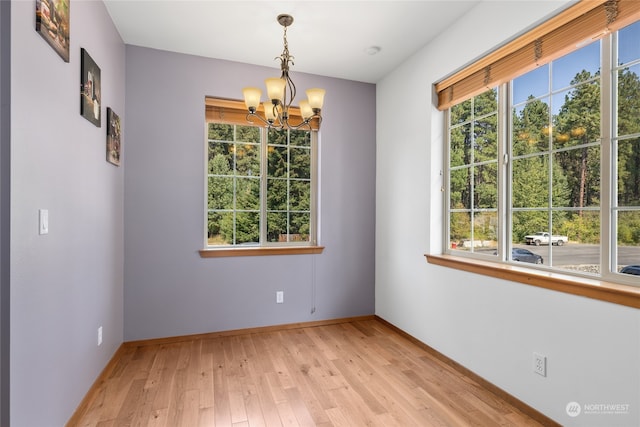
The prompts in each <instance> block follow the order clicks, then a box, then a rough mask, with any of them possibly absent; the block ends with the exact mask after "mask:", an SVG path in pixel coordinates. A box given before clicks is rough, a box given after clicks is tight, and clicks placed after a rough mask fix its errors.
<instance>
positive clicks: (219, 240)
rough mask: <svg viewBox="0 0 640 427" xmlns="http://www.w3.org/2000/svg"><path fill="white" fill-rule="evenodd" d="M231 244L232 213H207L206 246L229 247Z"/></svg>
mask: <svg viewBox="0 0 640 427" xmlns="http://www.w3.org/2000/svg"><path fill="white" fill-rule="evenodd" d="M232 243H233V212H209V214H208V221H207V244H208V245H209V246H215V245H230V244H232Z"/></svg>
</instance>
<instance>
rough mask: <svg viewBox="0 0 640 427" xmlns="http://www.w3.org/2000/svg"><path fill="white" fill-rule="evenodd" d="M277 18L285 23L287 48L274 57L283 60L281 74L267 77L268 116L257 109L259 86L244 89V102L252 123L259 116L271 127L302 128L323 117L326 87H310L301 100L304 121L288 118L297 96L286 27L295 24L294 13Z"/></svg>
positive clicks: (284, 37) (259, 118) (265, 110)
mask: <svg viewBox="0 0 640 427" xmlns="http://www.w3.org/2000/svg"><path fill="white" fill-rule="evenodd" d="M277 20H278V22H279V23H280V25H282V26H283V27H284V35H283V41H284V50H283V51H282V54H281V55H280V56H276V57H275V59H279V60H280V70H281V71H282V74H281V75H280V77H272V78H268V79H266V80H265V85H266V86H267V97H268V100H267V101H266V102H264V103H263V106H264V115H265V117H262V116H260V115H259V114H258V112H257V111H258V108H259V107H260V97H261V96H262V91H261V90H260V89H259V88H257V87H245V88H244V89H242V94H243V95H244V103H245V105H246V106H247V109H248V110H249V113H248V114H247V121H249V122H251V123H253V119H254V118H257V119H258V120H260V121H261V122H262V123H264V124H265V125H267V126H268V127H269V128H274V129H278V130H281V129H299V128H301V127H303V126H308V127H309V128H311V125H310V123H311V121H312V120H314V119H318V121H319V122H321V121H322V116H321V115H320V112H321V110H322V104H323V102H324V93H325V90H324V89H318V88H314V89H307V91H306V93H307V98H308V99H306V100H304V101H300V115H301V116H302V121H300V123H297V124H295V123H291V122H290V121H289V120H290V119H291V116H290V115H289V110H290V108H291V104H292V103H293V100H294V99H295V97H296V85H295V84H293V80H291V77H290V76H289V64H291V65H294V64H293V60H294V57H293V56H292V55H290V54H289V44H288V43H287V27H288V26H289V25H291V24H293V16H291V15H287V14H281V15H278V18H277Z"/></svg>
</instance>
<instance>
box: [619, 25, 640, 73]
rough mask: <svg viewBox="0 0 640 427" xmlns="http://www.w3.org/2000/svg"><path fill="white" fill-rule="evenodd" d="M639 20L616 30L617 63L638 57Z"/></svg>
mask: <svg viewBox="0 0 640 427" xmlns="http://www.w3.org/2000/svg"><path fill="white" fill-rule="evenodd" d="M638 40H640V22H636V23H635V24H632V25H629V26H627V27H625V28H623V29H621V30H620V31H619V32H618V63H619V64H626V63H628V62H631V61H633V60H635V59H638V58H640V43H638Z"/></svg>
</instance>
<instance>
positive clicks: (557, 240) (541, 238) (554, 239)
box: [524, 231, 569, 246]
mask: <svg viewBox="0 0 640 427" xmlns="http://www.w3.org/2000/svg"><path fill="white" fill-rule="evenodd" d="M524 241H525V242H526V244H527V245H536V246H540V245H548V244H549V241H551V244H552V245H558V246H562V245H564V244H565V243H568V242H569V238H568V237H567V236H556V235H553V236H550V235H549V233H545V232H543V231H538V232H537V233H534V234H529V235H528V236H524Z"/></svg>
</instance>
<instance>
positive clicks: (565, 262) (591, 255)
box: [514, 243, 640, 267]
mask: <svg viewBox="0 0 640 427" xmlns="http://www.w3.org/2000/svg"><path fill="white" fill-rule="evenodd" d="M514 247H516V248H525V249H529V250H530V251H531V252H533V253H534V254H538V255H541V256H542V258H543V259H544V264H545V265H553V266H555V267H562V266H569V265H589V264H596V265H598V264H600V245H583V244H577V243H576V244H572V243H567V244H566V245H564V246H551V247H549V246H533V245H532V246H529V245H525V244H516V245H514ZM549 249H551V253H549ZM550 260H551V261H552V262H550ZM630 264H640V246H621V247H620V248H619V250H618V265H630Z"/></svg>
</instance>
